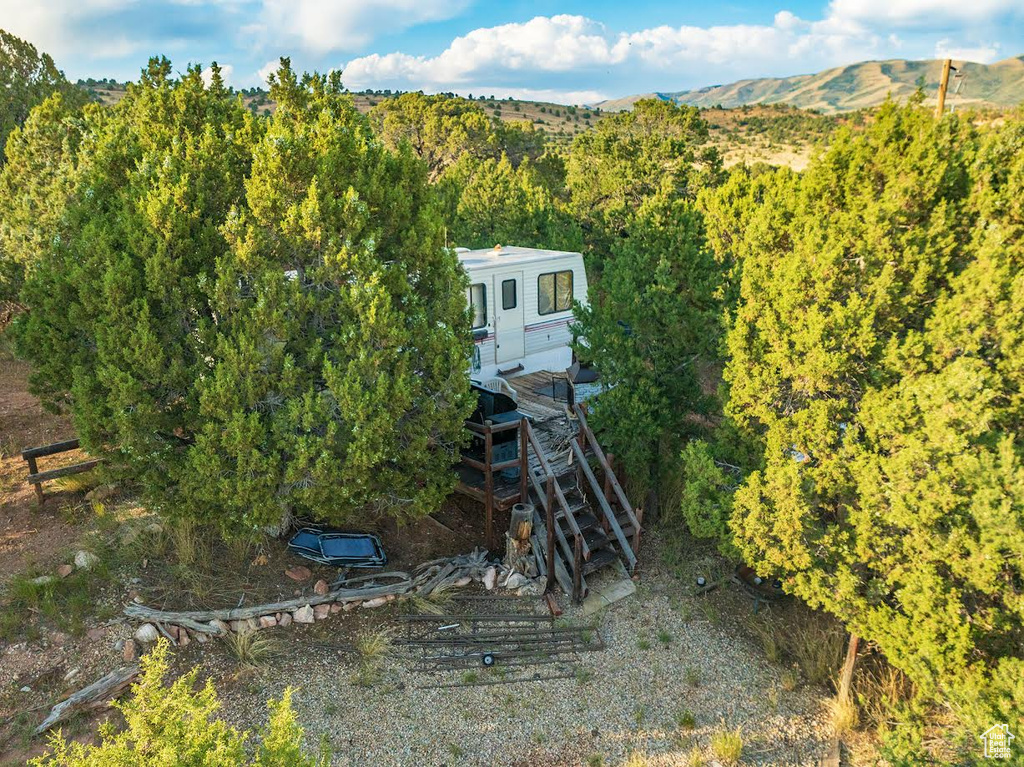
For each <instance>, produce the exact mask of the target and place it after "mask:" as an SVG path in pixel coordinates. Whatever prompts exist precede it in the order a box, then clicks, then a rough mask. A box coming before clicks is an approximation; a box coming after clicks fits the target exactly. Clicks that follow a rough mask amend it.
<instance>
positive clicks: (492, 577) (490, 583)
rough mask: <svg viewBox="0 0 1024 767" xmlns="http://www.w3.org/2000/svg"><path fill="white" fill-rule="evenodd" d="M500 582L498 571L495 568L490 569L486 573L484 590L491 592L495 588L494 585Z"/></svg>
mask: <svg viewBox="0 0 1024 767" xmlns="http://www.w3.org/2000/svg"><path fill="white" fill-rule="evenodd" d="M497 580H498V571H497V570H495V569H494V568H493V567H488V568H487V569H486V570H485V571H484V588H485V589H487V590H488V591H490V590H491V589H493V588H494V583H495V582H496V581H497Z"/></svg>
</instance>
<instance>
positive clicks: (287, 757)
mask: <svg viewBox="0 0 1024 767" xmlns="http://www.w3.org/2000/svg"><path fill="white" fill-rule="evenodd" d="M168 671H169V663H168V644H167V642H165V641H164V640H162V639H161V640H160V642H159V643H158V644H157V646H156V648H155V649H154V650H153V651H152V652H151V653H149V654H148V655H146V656H145V657H144V658H143V659H142V675H141V676H140V677H139V680H138V682H136V683H135V685H134V686H133V687H132V694H131V697H130V698H128V699H127V700H125V701H121V702H116V703H114V706H115V707H116V708H117V709H118V710H119V711H120V712H121V713H122V714H123V715H124V719H125V727H124V729H123V730H120V731H117V729H116V728H115V727H114V726H113V725H112V724H111V723H109V722H108V723H106V724H104V725H102V726H101V727H100V733H99V743H98V744H97V745H91V744H82V743H76V742H73V741H68V740H66V739H65V738H64V737H63V735H62V734H61V733H60V732H59V731H58V732H57V733H55V734H54V735H52V736H51V738H50V748H51V749H52V753H50V754H46V755H44V756H41V757H38V758H37V759H33V760H32V761H31V762H30V764H31V765H34V767H104V766H105V765H109V767H119V766H120V765H128V764H147V765H158V766H159V765H166V766H167V767H171V765H175V766H176V765H186V766H187V765H195V766H196V767H198V766H199V765H212V764H217V765H253V767H292V766H295V767H327V765H328V764H329V763H330V756H329V754H328V753H327V752H326V749H325V748H321V750H320V753H319V754H317V755H316V756H313V755H310V754H308V753H306V752H305V751H304V750H303V748H302V735H303V732H302V728H301V727H299V725H298V722H297V721H296V718H295V713H294V711H292V708H291V696H292V690H291V689H288V690H286V691H285V693H284V695H283V697H282V698H281V700H280V701H270V703H269V709H270V719H269V721H268V722H267V725H266V727H265V728H264V729H263V730H262V731H261V732H260V734H259V736H258V738H257V741H258V746H257V747H256V749H255V751H256V753H255V756H254V757H253V758H250V757H248V756H247V750H249V749H248V747H249V745H250V744H249V740H250V737H249V734H248V733H246V732H239V731H238V730H237V729H235V728H234V727H232V726H231V725H229V724H228V723H226V722H224V721H223V720H221V719H218V718H216V716H215V714H216V713H217V710H218V709H219V708H220V702H219V701H218V699H217V693H216V691H215V690H214V688H213V683H212V682H211V681H209V680H207V682H206V684H205V685H204V686H203V687H201V688H200V687H197V685H196V676H197V674H198V669H197V668H194V669H192V670H191V671H189V672H188V673H187V674H185V675H184V676H182V677H180V678H179V679H177V680H176V681H174V682H172V683H170V684H167V682H166V677H167V674H168Z"/></svg>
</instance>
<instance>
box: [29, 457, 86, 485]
mask: <svg viewBox="0 0 1024 767" xmlns="http://www.w3.org/2000/svg"><path fill="white" fill-rule="evenodd" d="M99 464H100V461H99V459H95V460H92V461H86V462H85V463H76V464H75V465H74V466H65V467H64V468H62V469H51V470H50V471H41V472H39V473H37V474H29V475H28V477H27V478H26V480H25V481H26V482H30V483H32V484H33V485H38V484H39V483H40V482H49V481H50V480H51V479H58V478H60V477H66V476H68V475H69V474H81V473H82V472H83V471H89V469H94V468H96V467H97V466H99Z"/></svg>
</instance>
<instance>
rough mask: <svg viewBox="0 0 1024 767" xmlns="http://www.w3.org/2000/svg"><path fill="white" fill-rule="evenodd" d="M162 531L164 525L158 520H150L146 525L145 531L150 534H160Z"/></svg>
mask: <svg viewBox="0 0 1024 767" xmlns="http://www.w3.org/2000/svg"><path fill="white" fill-rule="evenodd" d="M163 531H164V526H163V525H161V524H160V523H159V522H150V523H149V524H148V525H146V532H147V533H149V534H150V535H160V534H161V533H163Z"/></svg>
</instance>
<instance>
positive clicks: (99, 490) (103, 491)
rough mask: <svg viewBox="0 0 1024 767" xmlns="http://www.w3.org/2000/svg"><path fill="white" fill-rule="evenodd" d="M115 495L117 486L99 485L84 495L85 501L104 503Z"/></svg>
mask: <svg viewBox="0 0 1024 767" xmlns="http://www.w3.org/2000/svg"><path fill="white" fill-rule="evenodd" d="M116 494H117V485H100V486H98V487H94V488H93V489H92V490H90V491H89V492H88V493H86V494H85V500H87V501H105V500H107V498H110V497H111V496H113V495H116Z"/></svg>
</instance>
